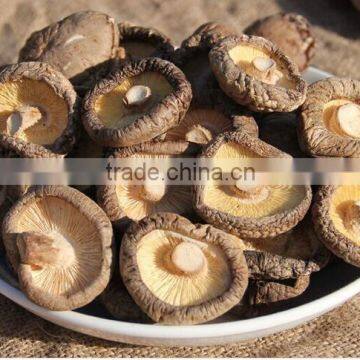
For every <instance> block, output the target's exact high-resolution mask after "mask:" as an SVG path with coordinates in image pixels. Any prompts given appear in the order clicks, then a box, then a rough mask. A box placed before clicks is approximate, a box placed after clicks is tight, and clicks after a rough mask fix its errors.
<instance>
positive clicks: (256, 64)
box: [252, 56, 283, 85]
mask: <svg viewBox="0 0 360 360" xmlns="http://www.w3.org/2000/svg"><path fill="white" fill-rule="evenodd" d="M252 65H253V68H254V73H255V75H256V76H257V77H258V78H259V79H260V80H261V81H262V82H265V83H267V84H271V85H275V84H276V83H277V82H278V81H279V80H280V79H281V78H282V77H283V74H282V72H281V71H279V70H277V68H276V62H275V61H274V60H273V59H270V58H267V57H262V56H257V57H256V58H254V59H253V61H252Z"/></svg>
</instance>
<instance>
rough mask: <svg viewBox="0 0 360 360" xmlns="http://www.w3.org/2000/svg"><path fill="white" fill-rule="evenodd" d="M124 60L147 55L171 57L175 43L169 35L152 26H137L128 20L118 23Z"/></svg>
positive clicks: (120, 51) (121, 54) (120, 53)
mask: <svg viewBox="0 0 360 360" xmlns="http://www.w3.org/2000/svg"><path fill="white" fill-rule="evenodd" d="M118 28H119V38H120V49H119V57H120V59H122V60H126V61H127V60H136V59H143V58H147V57H159V58H162V59H166V60H167V59H169V58H170V56H171V54H172V53H173V52H174V45H173V44H172V42H171V40H170V38H169V37H167V36H166V35H165V34H163V33H162V32H160V31H158V30H157V29H154V28H151V27H149V28H148V27H143V26H136V25H133V24H131V23H128V22H121V23H119V24H118Z"/></svg>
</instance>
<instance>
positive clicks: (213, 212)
mask: <svg viewBox="0 0 360 360" xmlns="http://www.w3.org/2000/svg"><path fill="white" fill-rule="evenodd" d="M201 157H204V158H211V159H213V161H214V162H215V164H216V163H217V164H221V163H222V161H226V160H229V159H230V160H233V161H234V160H235V159H239V160H245V159H251V158H286V157H289V155H287V154H285V153H283V152H282V151H280V150H278V149H276V148H274V147H272V146H271V145H268V144H266V143H265V142H263V141H261V140H259V139H257V138H254V137H252V136H250V135H248V134H246V133H243V132H228V133H224V134H222V135H219V136H218V137H217V138H216V139H215V140H214V141H213V142H212V143H211V144H210V145H209V146H208V147H207V148H206V149H205V150H204V151H203V153H202V154H201ZM311 198H312V192H311V188H310V186H298V185H295V186H285V185H284V186H282V185H258V186H253V185H242V184H237V183H236V184H234V185H230V184H217V183H216V182H213V181H209V182H208V183H207V184H206V185H196V186H194V199H193V203H194V207H195V209H196V211H197V213H198V214H199V216H201V217H202V218H203V219H204V220H205V221H207V222H208V223H210V224H212V225H214V226H216V227H218V228H220V229H223V230H225V231H228V232H230V233H233V234H234V235H237V236H240V237H244V238H264V237H273V236H276V235H279V234H281V233H284V232H286V231H288V230H290V229H291V228H293V227H294V226H295V225H296V224H297V223H298V222H299V221H300V220H302V218H303V217H304V215H305V214H306V212H307V210H308V209H309V206H310V203H311Z"/></svg>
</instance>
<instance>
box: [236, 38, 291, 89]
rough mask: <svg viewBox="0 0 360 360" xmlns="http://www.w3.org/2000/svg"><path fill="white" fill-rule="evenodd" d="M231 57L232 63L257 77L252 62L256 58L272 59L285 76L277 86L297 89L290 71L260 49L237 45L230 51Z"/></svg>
mask: <svg viewBox="0 0 360 360" xmlns="http://www.w3.org/2000/svg"><path fill="white" fill-rule="evenodd" d="M229 56H230V58H231V59H232V61H233V62H234V63H235V64H236V65H237V66H239V67H240V68H241V69H242V70H243V71H244V72H246V73H247V74H248V75H249V76H253V77H256V76H255V72H254V67H253V65H252V61H253V60H254V59H255V58H258V57H260V58H270V59H272V60H273V61H275V63H276V68H277V69H278V70H279V71H280V72H281V73H282V74H283V77H282V78H281V79H280V80H279V81H278V83H277V85H278V86H282V87H285V88H287V89H295V87H296V84H295V83H294V81H291V80H290V79H289V77H288V70H287V69H286V68H285V67H284V66H283V65H282V64H281V63H280V62H279V61H278V60H277V59H276V58H274V57H273V56H271V55H270V54H269V53H268V52H267V51H265V50H263V49H259V48H257V47H255V46H251V45H237V46H235V47H234V48H232V49H231V50H230V51H229Z"/></svg>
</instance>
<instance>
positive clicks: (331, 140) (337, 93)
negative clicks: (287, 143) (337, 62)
mask: <svg viewBox="0 0 360 360" xmlns="http://www.w3.org/2000/svg"><path fill="white" fill-rule="evenodd" d="M359 104H360V81H359V80H352V79H339V78H328V79H324V80H320V81H317V82H316V83H313V84H311V85H310V86H309V91H308V96H307V99H306V101H305V103H304V104H303V106H302V107H301V114H300V123H299V128H298V136H299V142H300V145H301V147H302V149H303V150H304V151H305V152H307V153H308V154H310V155H312V156H337V157H359V156H360V131H359V130H360V125H359V124H360V105H359Z"/></svg>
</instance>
